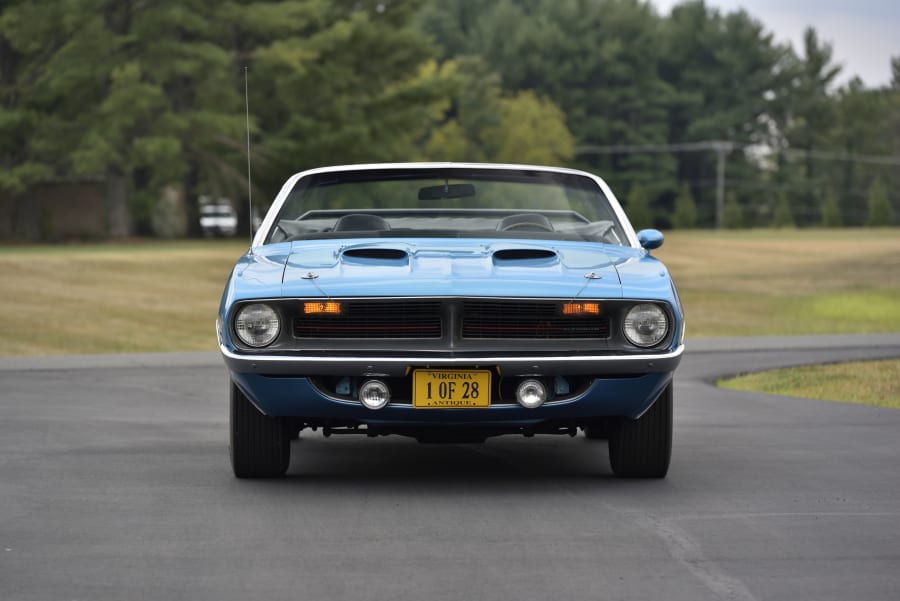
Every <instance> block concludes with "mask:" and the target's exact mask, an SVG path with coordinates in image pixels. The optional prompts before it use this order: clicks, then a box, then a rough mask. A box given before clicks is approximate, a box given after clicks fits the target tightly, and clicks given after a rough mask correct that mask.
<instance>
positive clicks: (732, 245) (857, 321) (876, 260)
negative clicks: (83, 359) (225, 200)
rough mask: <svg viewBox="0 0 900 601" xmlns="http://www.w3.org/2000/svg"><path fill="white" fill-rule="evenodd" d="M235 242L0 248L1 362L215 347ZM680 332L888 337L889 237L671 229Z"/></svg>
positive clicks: (898, 268) (895, 260) (898, 237)
mask: <svg viewBox="0 0 900 601" xmlns="http://www.w3.org/2000/svg"><path fill="white" fill-rule="evenodd" d="M246 245H247V244H246V242H245V241H243V240H240V241H196V242H176V243H164V242H158V243H157V242H147V243H138V244H103V245H63V246H8V247H2V248H0V282H2V283H3V284H2V290H3V294H2V295H0V311H2V315H3V316H4V319H3V320H0V355H55V354H82V353H119V352H153V351H185V350H214V349H215V348H216V345H215V328H214V323H215V316H216V309H217V307H218V302H219V296H220V295H221V292H222V288H223V286H224V284H225V281H226V279H227V277H228V274H229V273H230V271H231V267H232V265H233V264H234V261H235V259H236V258H237V257H238V256H239V255H240V254H241V253H242V252H244V251H245V250H246ZM656 254H657V255H658V256H659V257H660V258H661V259H663V260H664V261H665V262H666V263H667V265H668V266H669V268H670V270H671V272H672V274H673V276H674V277H675V280H676V282H677V284H678V287H679V291H680V292H681V295H682V300H683V301H684V304H685V310H686V313H687V324H688V330H687V331H688V336H689V337H698V336H758V335H767V334H819V333H841V332H894V331H900V230H897V229H874V230H869V229H866V230H863V229H854V230H780V231H773V230H759V231H756V230H754V231H746V232H709V231H697V232H673V233H671V234H669V235H667V239H666V243H665V245H664V246H663V247H662V248H661V249H659V251H656Z"/></svg>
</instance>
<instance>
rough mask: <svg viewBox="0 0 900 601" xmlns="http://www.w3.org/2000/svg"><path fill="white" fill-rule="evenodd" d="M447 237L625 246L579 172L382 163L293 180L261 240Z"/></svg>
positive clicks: (595, 190)
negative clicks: (403, 166)
mask: <svg viewBox="0 0 900 601" xmlns="http://www.w3.org/2000/svg"><path fill="white" fill-rule="evenodd" d="M359 237H383V238H389V237H390V238H398V237H452V238H527V239H547V240H585V241H591V242H604V243H607V244H617V245H627V244H628V242H627V238H626V235H625V233H624V231H623V229H622V227H621V225H620V223H619V221H618V219H617V218H616V215H615V212H614V211H613V209H612V207H611V206H610V204H609V202H608V200H607V199H606V197H605V196H604V194H603V191H602V190H601V189H600V187H599V186H598V185H597V183H596V182H595V181H594V180H593V179H591V178H589V177H586V176H583V175H578V174H570V173H556V172H546V171H530V170H527V171H526V170H496V169H480V170H479V169H452V168H450V169H434V170H426V169H413V170H410V169H406V170H397V169H384V170H360V171H351V172H336V173H335V172H328V173H319V174H314V175H310V176H308V177H304V178H302V179H300V180H299V181H298V182H297V184H296V186H295V187H294V189H293V190H291V192H290V194H289V195H288V197H287V199H286V201H285V202H284V204H283V206H282V208H281V210H280V211H279V214H278V216H277V218H276V220H275V222H274V225H273V226H272V229H271V231H270V232H269V234H268V237H267V242H282V241H287V240H307V239H322V238H359Z"/></svg>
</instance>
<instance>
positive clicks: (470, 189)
mask: <svg viewBox="0 0 900 601" xmlns="http://www.w3.org/2000/svg"><path fill="white" fill-rule="evenodd" d="M469 196H475V186H473V185H472V184H444V185H443V186H426V187H425V188H419V200H441V199H444V198H466V197H469Z"/></svg>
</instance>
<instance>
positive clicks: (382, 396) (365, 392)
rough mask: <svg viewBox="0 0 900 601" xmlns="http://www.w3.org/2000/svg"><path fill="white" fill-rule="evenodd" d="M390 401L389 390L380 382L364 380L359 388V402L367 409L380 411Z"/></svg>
mask: <svg viewBox="0 0 900 601" xmlns="http://www.w3.org/2000/svg"><path fill="white" fill-rule="evenodd" d="M390 401H391V389H390V388H388V386H387V384H385V383H384V382H382V381H381V380H366V381H365V382H363V383H362V386H360V387H359V402H360V403H362V404H363V405H364V406H365V407H366V408H368V409H381V408H382V407H384V406H385V405H387V404H388V403H389V402H390Z"/></svg>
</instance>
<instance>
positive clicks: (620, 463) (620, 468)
mask: <svg viewBox="0 0 900 601" xmlns="http://www.w3.org/2000/svg"><path fill="white" fill-rule="evenodd" d="M672 396H673V395H672V383H671V382H670V383H669V385H668V386H666V387H665V389H664V390H663V391H662V392H661V393H660V395H659V397H658V398H657V399H656V401H655V402H654V403H653V406H651V407H650V409H648V410H647V412H646V413H644V415H642V416H641V417H640V419H636V420H621V421H620V422H619V423H618V424H616V425H615V426H613V428H612V431H611V432H610V436H609V463H610V465H611V466H612V470H613V473H614V474H615V475H616V476H619V477H620V478H665V477H666V472H668V471H669V460H670V459H671V457H672Z"/></svg>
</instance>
